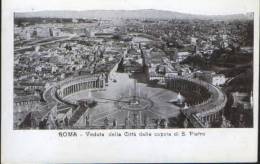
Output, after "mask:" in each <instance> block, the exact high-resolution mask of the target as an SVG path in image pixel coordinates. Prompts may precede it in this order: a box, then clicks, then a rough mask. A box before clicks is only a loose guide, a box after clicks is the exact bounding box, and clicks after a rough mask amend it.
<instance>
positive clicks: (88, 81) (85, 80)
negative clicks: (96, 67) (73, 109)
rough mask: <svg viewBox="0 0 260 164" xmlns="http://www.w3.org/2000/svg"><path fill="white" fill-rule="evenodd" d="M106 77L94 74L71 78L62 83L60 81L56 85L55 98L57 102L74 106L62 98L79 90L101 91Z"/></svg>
mask: <svg viewBox="0 0 260 164" xmlns="http://www.w3.org/2000/svg"><path fill="white" fill-rule="evenodd" d="M105 81H106V75H105V74H95V75H84V76H78V77H71V78H68V79H66V80H64V81H61V82H60V83H59V84H58V85H57V90H56V96H57V97H58V99H59V100H61V101H62V102H65V103H71V104H75V105H76V103H75V102H69V101H68V100H65V99H64V98H65V97H66V96H69V95H71V94H73V93H76V92H79V91H81V90H88V89H102V88H104V87H105Z"/></svg>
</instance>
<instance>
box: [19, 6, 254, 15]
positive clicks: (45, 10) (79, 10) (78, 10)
mask: <svg viewBox="0 0 260 164" xmlns="http://www.w3.org/2000/svg"><path fill="white" fill-rule="evenodd" d="M138 10H157V11H166V12H173V13H174V12H175V13H180V14H186V15H195V16H226V15H240V14H243V15H246V14H249V13H253V14H254V11H246V12H238V13H229V14H221V13H220V14H203V13H201V14H198V13H188V12H181V11H174V10H167V9H166V10H165V9H154V8H144V9H51V10H48V9H43V10H34V9H32V10H31V11H29V10H28V11H14V13H33V12H48V11H58V12H59V11H76V12H83V11H138Z"/></svg>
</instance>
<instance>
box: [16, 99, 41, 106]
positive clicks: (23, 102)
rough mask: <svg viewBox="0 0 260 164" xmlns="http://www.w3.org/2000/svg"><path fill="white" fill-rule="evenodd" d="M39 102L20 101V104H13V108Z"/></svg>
mask: <svg viewBox="0 0 260 164" xmlns="http://www.w3.org/2000/svg"><path fill="white" fill-rule="evenodd" d="M38 102H40V100H36V101H34V100H29V101H20V102H15V106H23V105H30V104H35V103H38Z"/></svg>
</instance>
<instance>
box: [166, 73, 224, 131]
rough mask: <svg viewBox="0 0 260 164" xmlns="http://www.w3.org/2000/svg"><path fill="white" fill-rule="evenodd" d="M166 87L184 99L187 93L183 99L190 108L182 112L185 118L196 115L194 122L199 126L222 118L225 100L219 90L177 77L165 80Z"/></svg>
mask: <svg viewBox="0 0 260 164" xmlns="http://www.w3.org/2000/svg"><path fill="white" fill-rule="evenodd" d="M166 87H167V88H169V89H172V90H174V91H178V92H181V93H182V95H184V97H185V93H187V95H186V96H187V97H185V99H186V100H187V103H190V105H192V106H190V108H188V109H184V110H189V111H183V112H185V116H186V117H192V116H193V115H196V118H197V119H196V121H197V122H199V125H202V126H204V124H205V123H206V122H208V123H211V122H213V121H215V120H217V119H218V118H220V117H221V116H222V110H223V109H224V107H225V105H226V102H227V98H226V95H225V93H223V92H222V91H221V90H220V89H219V88H216V87H214V86H211V85H210V84H208V83H206V82H204V81H199V80H196V79H187V78H184V77H179V76H176V77H173V78H167V79H166ZM192 120H194V119H192ZM205 126H206V125H205Z"/></svg>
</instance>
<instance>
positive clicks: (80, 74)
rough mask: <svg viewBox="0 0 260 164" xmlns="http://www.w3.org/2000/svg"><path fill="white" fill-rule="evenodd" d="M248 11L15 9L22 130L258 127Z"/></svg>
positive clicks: (17, 122) (18, 124)
mask: <svg viewBox="0 0 260 164" xmlns="http://www.w3.org/2000/svg"><path fill="white" fill-rule="evenodd" d="M253 27H254V22H253V19H252V18H248V19H239V18H234V19H228V20H226V19H225V20H220V19H212V18H210V19H198V18H194V19H185V18H183V19H181V18H171V19H170V18H167V19H166V18H158V17H156V18H148V17H146V18H126V17H124V18H117V19H112V18H111V19H104V18H103V19H102V18H85V17H80V18H79V17H76V18H75V17H73V18H71V17H69V16H68V17H67V18H64V17H62V18H61V17H33V16H31V17H22V16H19V13H18V14H15V17H14V71H13V76H14V91H13V92H14V102H13V103H14V109H13V112H14V120H13V121H14V129H145V128H146V129H158V128H159V129H161V128H250V127H253V49H254V48H253V34H254V29H253Z"/></svg>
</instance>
